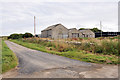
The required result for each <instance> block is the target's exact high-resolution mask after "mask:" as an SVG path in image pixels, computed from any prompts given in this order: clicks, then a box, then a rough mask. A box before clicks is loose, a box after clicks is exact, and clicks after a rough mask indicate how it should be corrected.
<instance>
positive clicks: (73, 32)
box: [68, 29, 82, 38]
mask: <svg viewBox="0 0 120 80" xmlns="http://www.w3.org/2000/svg"><path fill="white" fill-rule="evenodd" d="M68 35H69V38H78V37H81V36H82V34H81V32H79V31H78V30H77V29H69V33H68Z"/></svg>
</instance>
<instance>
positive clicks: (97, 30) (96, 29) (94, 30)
mask: <svg viewBox="0 0 120 80" xmlns="http://www.w3.org/2000/svg"><path fill="white" fill-rule="evenodd" d="M90 30H91V31H93V32H101V30H99V29H98V28H92V29H90ZM102 32H103V31H102Z"/></svg>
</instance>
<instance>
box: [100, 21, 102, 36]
mask: <svg viewBox="0 0 120 80" xmlns="http://www.w3.org/2000/svg"><path fill="white" fill-rule="evenodd" d="M100 30H101V37H102V21H100Z"/></svg>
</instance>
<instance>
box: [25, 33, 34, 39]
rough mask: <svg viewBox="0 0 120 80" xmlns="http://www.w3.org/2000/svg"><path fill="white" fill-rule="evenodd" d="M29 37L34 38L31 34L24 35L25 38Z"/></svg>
mask: <svg viewBox="0 0 120 80" xmlns="http://www.w3.org/2000/svg"><path fill="white" fill-rule="evenodd" d="M29 37H33V35H32V34H31V33H25V34H23V38H29Z"/></svg>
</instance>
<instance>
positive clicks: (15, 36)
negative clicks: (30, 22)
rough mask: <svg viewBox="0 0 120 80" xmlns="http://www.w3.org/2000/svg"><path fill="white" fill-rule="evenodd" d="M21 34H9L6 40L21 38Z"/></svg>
mask: <svg viewBox="0 0 120 80" xmlns="http://www.w3.org/2000/svg"><path fill="white" fill-rule="evenodd" d="M22 37H23V34H11V35H10V36H9V37H8V39H19V38H22Z"/></svg>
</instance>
